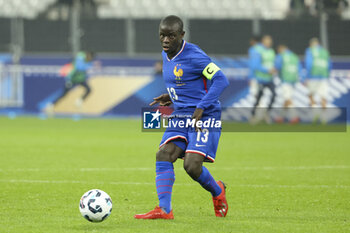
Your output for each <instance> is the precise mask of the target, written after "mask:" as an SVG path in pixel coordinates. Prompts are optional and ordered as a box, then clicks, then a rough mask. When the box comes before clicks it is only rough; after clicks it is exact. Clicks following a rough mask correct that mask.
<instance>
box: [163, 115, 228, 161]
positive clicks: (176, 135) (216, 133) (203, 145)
mask: <svg viewBox="0 0 350 233" xmlns="http://www.w3.org/2000/svg"><path fill="white" fill-rule="evenodd" d="M206 118H208V117H205V118H204V117H203V119H202V120H203V121H204V120H205V119H206ZM183 119H184V118H173V119H172V121H173V122H178V121H181V120H183ZM219 120H220V118H219ZM201 129H202V130H201V132H196V131H195V130H194V129H193V128H192V127H191V128H179V127H176V128H171V129H170V128H167V129H166V130H165V132H164V134H163V138H162V141H161V142H160V145H159V148H161V147H162V146H164V145H165V144H167V143H169V142H172V143H174V144H175V145H177V146H178V147H180V148H181V149H182V150H183V151H184V153H183V154H182V155H180V156H179V158H183V157H184V156H185V153H195V154H199V155H202V156H204V157H205V159H204V161H205V162H214V161H215V157H216V150H217V148H218V145H219V139H220V135H221V127H220V128H219V129H218V128H215V129H213V128H208V127H202V128H201Z"/></svg>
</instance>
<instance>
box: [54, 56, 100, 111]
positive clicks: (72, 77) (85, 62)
mask: <svg viewBox="0 0 350 233" xmlns="http://www.w3.org/2000/svg"><path fill="white" fill-rule="evenodd" d="M94 57H95V54H94V53H92V52H79V53H78V54H77V55H76V57H75V59H74V61H73V63H72V64H67V65H65V66H64V68H66V67H67V68H66V69H64V70H62V74H65V75H66V76H65V86H64V89H63V92H62V94H61V95H60V96H59V97H58V98H56V100H54V101H53V102H52V103H51V104H50V105H49V106H48V108H47V111H48V112H49V113H51V112H52V111H53V107H54V105H55V104H57V103H58V102H59V101H60V100H62V98H63V97H65V96H66V95H67V94H68V93H69V91H71V90H72V89H73V88H74V87H76V86H82V87H83V88H84V89H85V93H84V95H83V96H82V97H81V98H79V99H77V100H76V102H75V104H76V106H77V107H78V108H80V107H81V106H82V104H83V102H84V100H85V99H86V98H87V97H88V96H89V95H90V93H91V88H90V86H89V84H88V82H87V79H88V74H87V71H88V70H89V69H90V68H91V67H92V66H93V62H92V61H93V59H94ZM67 69H70V70H67Z"/></svg>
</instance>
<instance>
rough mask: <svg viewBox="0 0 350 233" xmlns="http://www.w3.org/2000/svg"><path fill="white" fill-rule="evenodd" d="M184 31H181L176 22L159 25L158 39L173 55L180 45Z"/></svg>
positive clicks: (165, 49) (164, 48)
mask: <svg viewBox="0 0 350 233" xmlns="http://www.w3.org/2000/svg"><path fill="white" fill-rule="evenodd" d="M184 34H185V32H183V31H181V30H180V28H179V26H178V25H177V24H173V25H166V24H161V25H160V26H159V40H160V43H161V46H162V48H163V50H164V52H166V53H167V54H169V55H175V54H176V53H177V52H178V51H179V50H180V47H181V43H182V39H183V37H184Z"/></svg>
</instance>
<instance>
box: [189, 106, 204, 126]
mask: <svg viewBox="0 0 350 233" xmlns="http://www.w3.org/2000/svg"><path fill="white" fill-rule="evenodd" d="M203 111H204V110H203V109H201V108H196V110H194V113H193V115H192V119H195V122H194V127H195V130H196V132H198V131H202V129H201V128H197V126H196V123H197V121H199V120H200V119H202V116H203Z"/></svg>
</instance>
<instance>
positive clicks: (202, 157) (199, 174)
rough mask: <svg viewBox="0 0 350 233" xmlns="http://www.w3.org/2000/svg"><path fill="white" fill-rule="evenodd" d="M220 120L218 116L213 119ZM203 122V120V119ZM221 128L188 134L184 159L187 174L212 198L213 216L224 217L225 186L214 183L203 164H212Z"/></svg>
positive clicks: (226, 209) (226, 207)
mask: <svg viewBox="0 0 350 233" xmlns="http://www.w3.org/2000/svg"><path fill="white" fill-rule="evenodd" d="M215 119H220V116H217V117H215ZM203 120H204V121H205V119H203ZM220 134H221V128H212V129H207V128H203V129H202V131H200V132H190V133H189V138H188V145H187V148H186V154H185V159H184V168H185V170H186V172H187V174H188V175H189V176H190V177H191V178H192V179H193V180H195V181H197V182H198V183H199V184H200V185H201V186H202V187H203V188H204V189H205V190H207V191H209V192H210V193H211V195H212V197H213V203H214V210H215V215H216V216H217V217H225V216H226V214H227V211H228V205H227V201H226V194H225V185H224V183H223V182H222V181H218V182H217V181H215V179H214V177H213V176H212V175H211V174H210V172H209V170H208V169H207V168H206V167H204V166H203V162H214V161H215V157H216V150H217V147H218V145H219V139H220Z"/></svg>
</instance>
